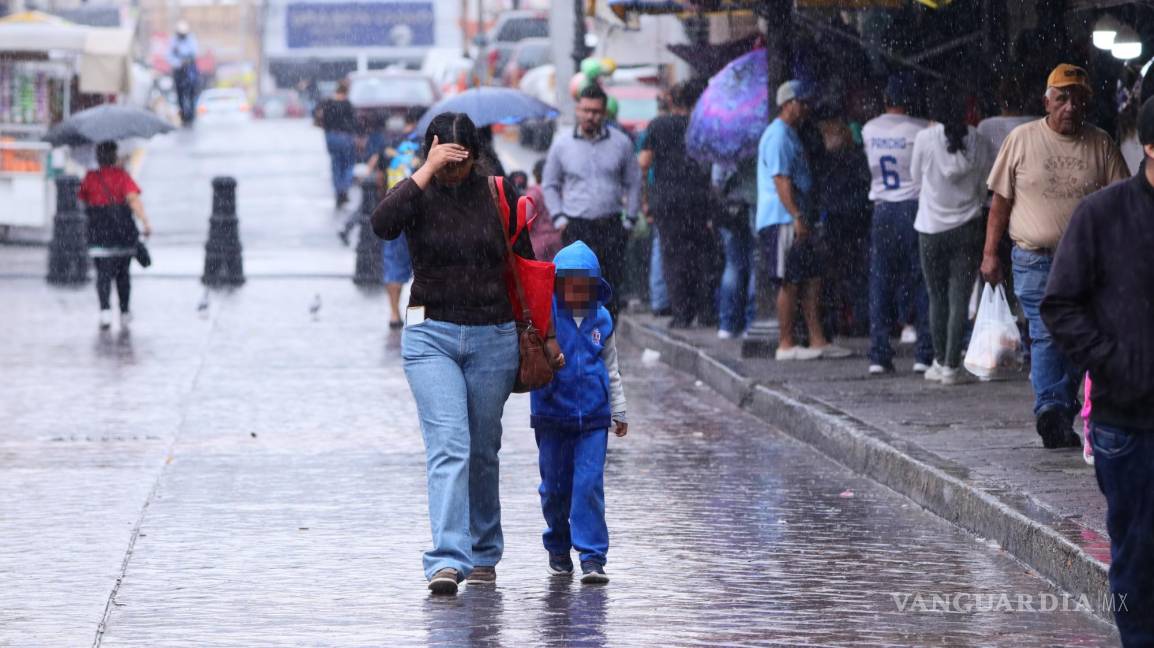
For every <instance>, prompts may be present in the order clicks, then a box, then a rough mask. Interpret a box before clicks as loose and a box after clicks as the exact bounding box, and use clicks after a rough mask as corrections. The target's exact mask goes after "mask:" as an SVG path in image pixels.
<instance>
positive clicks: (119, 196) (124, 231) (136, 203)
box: [79, 142, 152, 330]
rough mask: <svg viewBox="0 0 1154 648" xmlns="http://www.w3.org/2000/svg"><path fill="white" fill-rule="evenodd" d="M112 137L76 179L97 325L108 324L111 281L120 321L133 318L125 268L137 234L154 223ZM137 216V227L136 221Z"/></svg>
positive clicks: (147, 230) (149, 231)
mask: <svg viewBox="0 0 1154 648" xmlns="http://www.w3.org/2000/svg"><path fill="white" fill-rule="evenodd" d="M116 151H117V149H116V142H103V143H101V144H99V145H97V147H96V163H97V164H98V165H99V168H98V169H96V170H95V171H89V172H88V174H87V175H86V176H85V177H84V181H83V182H81V183H80V194H79V197H80V200H82V201H84V204H85V205H86V212H87V214H88V247H89V254H90V255H91V256H92V261H93V264H94V265H95V266H96V296H97V297H98V298H99V299H100V328H101V329H102V330H107V329H108V328H109V327H111V326H112V284H113V283H114V282H115V283H116V295H117V297H118V298H119V302H120V303H119V306H120V326H121V327H122V328H124V327H127V326H128V324H129V323H130V322H131V320H132V313H131V312H130V310H129V303H128V300H129V294H130V292H131V291H132V279H131V277H130V276H129V273H128V269H129V265H130V264H131V263H132V257H133V256H135V255H136V249H137V243H138V241H139V238H140V235H141V234H143V235H144V236H145V237H148V236H150V235H151V234H152V225H151V224H150V223H149V222H148V216H147V215H145V213H144V204H143V203H142V202H141V201H140V187H138V186H136V183H135V182H133V180H132V177H131V176H129V175H128V172H127V171H125V170H124V169H122V168H120V167H119V166H117V164H116V163H117V153H116ZM137 220H139V221H140V228H139V229H138V228H137V225H136V221H137Z"/></svg>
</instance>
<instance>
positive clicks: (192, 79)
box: [168, 20, 200, 124]
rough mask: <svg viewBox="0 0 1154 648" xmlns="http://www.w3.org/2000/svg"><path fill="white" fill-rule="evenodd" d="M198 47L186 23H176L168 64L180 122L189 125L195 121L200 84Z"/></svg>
mask: <svg viewBox="0 0 1154 648" xmlns="http://www.w3.org/2000/svg"><path fill="white" fill-rule="evenodd" d="M197 54H198V46H197V43H196V36H193V35H192V33H191V30H190V29H189V27H188V23H187V22H185V21H183V20H182V21H180V22H178V23H176V38H174V39H172V45H171V46H170V47H169V49H168V64H169V66H171V68H172V82H173V84H174V85H175V86H176V98H177V102H178V103H179V104H180V106H179V108H180V121H181V122H182V123H184V124H191V123H192V121H193V120H194V119H196V95H197V91H198V90H199V88H198V87H197V86H198V85H199V84H200V73H199V71H198V70H197V69H196V57H197Z"/></svg>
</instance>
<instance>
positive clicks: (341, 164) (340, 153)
mask: <svg viewBox="0 0 1154 648" xmlns="http://www.w3.org/2000/svg"><path fill="white" fill-rule="evenodd" d="M325 146H326V147H327V148H328V150H329V163H330V164H331V165H332V176H333V177H332V181H333V191H334V192H335V193H337V194H344V193H347V192H348V190H349V188H350V187H352V186H353V167H354V166H356V151H357V145H356V141H355V140H354V139H353V135H352V133H342V132H339V131H328V132H326V133H325Z"/></svg>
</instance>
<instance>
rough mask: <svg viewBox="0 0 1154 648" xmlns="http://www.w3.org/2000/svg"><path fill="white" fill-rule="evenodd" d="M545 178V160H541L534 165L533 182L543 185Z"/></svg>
mask: <svg viewBox="0 0 1154 648" xmlns="http://www.w3.org/2000/svg"><path fill="white" fill-rule="evenodd" d="M543 177H545V158H541V159H540V160H537V161H536V162H534V163H533V180H535V181H536V182H537V184H541V178H543Z"/></svg>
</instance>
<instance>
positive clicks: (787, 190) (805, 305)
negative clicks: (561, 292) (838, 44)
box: [757, 81, 849, 360]
mask: <svg viewBox="0 0 1154 648" xmlns="http://www.w3.org/2000/svg"><path fill="white" fill-rule="evenodd" d="M808 98H809V95H808V93H807V90H806V88H805V87H804V86H803V84H802V83H801V82H800V81H786V82H785V83H783V84H781V86H780V87H779V88H778V89H777V105H778V108H779V110H780V112H779V113H778V116H777V119H774V120H773V122H772V123H771V124H770V125H769V126H767V127H766V129H765V132H763V133H762V135H761V141H760V143H759V144H758V149H757V236H758V241H759V243H760V245H761V258H762V263H763V265H764V270H763V272H764V273H765V274H766V275H768V278H769V279H770V281H771V282H772V283H774V284H776V285H777V286H778V294H777V317H778V324H779V325H780V326H779V329H780V336H781V337H780V340H779V343H778V347H777V353H776V356H775V357H776V358H777V359H778V360H817V359H818V358H822V357H826V358H844V357H846V356H848V355H849V351H848V350H847V349H843V348H841V347H839V346H837V345H834V344H830V342H829V340H827V339H826V338H825V334H824V333H823V332H822V328H821V314H820V313H819V312H818V299H819V298H820V296H821V263H820V260H819V258H818V251H817V247H816V243H815V242H814V235H813V232H812V230H811V226H812V220H811V217H812V214H811V213H809V211H808V210H810V209H811V205H810V203H811V199H810V192H811V191H812V190H813V175H812V174H811V173H810V170H809V161H808V160H807V159H806V155H805V148H804V147H803V146H802V143H801V138H800V137H798V134H797V130H796V128H797V125H798V124H800V123H801V122H802V121H803V120H804V119H805V117H806V114H807V113H808V112H809V106H808V105H807V103H806V102H807V100H808ZM799 290H800V291H801V300H802V312H803V314H804V316H805V323H806V328H807V330H808V332H809V346H808V347H801V346H797V345H795V344H794V340H793V327H794V322H795V321H796V316H797V297H798V292H799Z"/></svg>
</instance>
